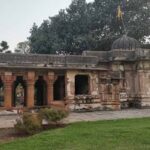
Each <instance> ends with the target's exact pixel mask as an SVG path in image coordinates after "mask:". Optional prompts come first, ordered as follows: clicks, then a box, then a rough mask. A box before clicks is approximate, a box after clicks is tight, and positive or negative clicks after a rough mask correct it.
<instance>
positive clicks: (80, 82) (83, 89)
mask: <svg viewBox="0 0 150 150" xmlns="http://www.w3.org/2000/svg"><path fill="white" fill-rule="evenodd" d="M87 94H89V76H88V75H76V76H75V95H87Z"/></svg>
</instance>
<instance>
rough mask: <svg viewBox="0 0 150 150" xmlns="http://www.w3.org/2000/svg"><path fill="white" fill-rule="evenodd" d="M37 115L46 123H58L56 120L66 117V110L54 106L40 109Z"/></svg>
mask: <svg viewBox="0 0 150 150" xmlns="http://www.w3.org/2000/svg"><path fill="white" fill-rule="evenodd" d="M39 115H40V117H41V118H42V119H45V120H46V121H47V122H48V123H51V122H54V123H58V121H60V120H62V119H63V118H65V117H67V115H68V112H67V111H64V110H57V109H54V108H45V109H41V110H40V112H39Z"/></svg>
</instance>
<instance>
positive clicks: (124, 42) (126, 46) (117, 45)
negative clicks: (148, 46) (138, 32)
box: [111, 35, 140, 50]
mask: <svg viewBox="0 0 150 150" xmlns="http://www.w3.org/2000/svg"><path fill="white" fill-rule="evenodd" d="M138 48H140V44H139V42H138V41H137V40H136V39H134V38H131V37H128V36H127V35H123V36H122V37H121V38H119V39H117V40H115V41H114V42H113V44H112V48H111V49H112V50H115V49H122V50H136V49H138Z"/></svg>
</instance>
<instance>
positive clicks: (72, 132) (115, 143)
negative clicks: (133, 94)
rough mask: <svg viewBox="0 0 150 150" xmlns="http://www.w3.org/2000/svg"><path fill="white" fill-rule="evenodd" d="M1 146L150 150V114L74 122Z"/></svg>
mask: <svg viewBox="0 0 150 150" xmlns="http://www.w3.org/2000/svg"><path fill="white" fill-rule="evenodd" d="M0 150H150V118H143V119H127V120H117V121H97V122H80V123H74V124H71V125H69V126H67V127H66V128H61V129H55V130H49V131H46V132H43V133H40V134H37V135H34V136H32V137H29V138H23V139H18V140H15V141H12V142H9V143H5V144H3V143H1V144H0Z"/></svg>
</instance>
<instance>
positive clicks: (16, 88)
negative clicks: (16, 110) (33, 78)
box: [12, 76, 27, 107]
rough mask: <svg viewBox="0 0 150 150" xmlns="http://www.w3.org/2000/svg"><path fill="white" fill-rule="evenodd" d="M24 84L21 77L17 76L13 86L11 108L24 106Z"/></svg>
mask: <svg viewBox="0 0 150 150" xmlns="http://www.w3.org/2000/svg"><path fill="white" fill-rule="evenodd" d="M26 91H27V90H26V82H25V81H24V80H23V77H22V76H17V77H16V81H15V82H14V84H13V102H12V105H13V107H19V106H22V107H23V106H26Z"/></svg>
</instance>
